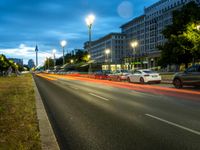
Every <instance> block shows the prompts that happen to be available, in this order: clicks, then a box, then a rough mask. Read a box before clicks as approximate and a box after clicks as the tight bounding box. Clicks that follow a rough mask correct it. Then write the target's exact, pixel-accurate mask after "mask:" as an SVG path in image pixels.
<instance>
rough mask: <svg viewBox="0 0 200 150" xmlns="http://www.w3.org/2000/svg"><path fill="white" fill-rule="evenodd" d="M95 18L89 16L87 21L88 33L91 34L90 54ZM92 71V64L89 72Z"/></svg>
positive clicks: (89, 51)
mask: <svg viewBox="0 0 200 150" xmlns="http://www.w3.org/2000/svg"><path fill="white" fill-rule="evenodd" d="M94 20H95V16H94V15H89V16H88V17H87V18H86V19H85V21H86V24H87V26H88V33H89V47H88V53H89V54H90V53H91V39H92V25H93V23H94ZM91 71H92V67H91V63H90V64H89V72H91Z"/></svg>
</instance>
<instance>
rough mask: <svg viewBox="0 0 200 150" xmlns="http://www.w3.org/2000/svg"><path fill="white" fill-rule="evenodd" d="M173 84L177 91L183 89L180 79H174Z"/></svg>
mask: <svg viewBox="0 0 200 150" xmlns="http://www.w3.org/2000/svg"><path fill="white" fill-rule="evenodd" d="M173 84H174V86H175V88H177V89H181V88H182V87H183V83H182V81H181V80H180V79H174V82H173Z"/></svg>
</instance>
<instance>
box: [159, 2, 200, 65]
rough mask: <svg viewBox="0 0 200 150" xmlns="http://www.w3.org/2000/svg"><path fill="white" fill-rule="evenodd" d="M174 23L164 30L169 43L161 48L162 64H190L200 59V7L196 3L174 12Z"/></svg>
mask: <svg viewBox="0 0 200 150" xmlns="http://www.w3.org/2000/svg"><path fill="white" fill-rule="evenodd" d="M172 22H173V23H172V24H171V25H169V26H167V27H166V28H165V29H164V30H163V32H162V33H163V35H164V37H165V38H166V39H167V42H166V43H165V44H164V45H162V46H159V47H158V49H159V50H161V60H160V62H161V64H162V65H163V66H166V65H168V64H169V65H171V64H182V63H184V64H185V65H186V67H187V65H188V63H190V62H192V61H193V60H197V59H200V55H199V54H200V52H199V51H200V48H199V42H200V41H199V40H200V33H199V32H200V31H198V30H197V28H196V27H197V25H198V24H199V23H200V7H198V5H197V4H196V3H195V2H190V3H188V4H186V5H184V6H183V7H182V8H181V9H180V10H176V11H174V12H173V21H172Z"/></svg>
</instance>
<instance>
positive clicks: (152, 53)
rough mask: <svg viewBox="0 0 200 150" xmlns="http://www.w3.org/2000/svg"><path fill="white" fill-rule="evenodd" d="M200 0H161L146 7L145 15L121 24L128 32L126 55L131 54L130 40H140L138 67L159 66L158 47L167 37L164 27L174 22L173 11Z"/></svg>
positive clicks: (136, 58)
mask: <svg viewBox="0 0 200 150" xmlns="http://www.w3.org/2000/svg"><path fill="white" fill-rule="evenodd" d="M191 1H195V2H196V3H198V4H199V3H200V0H160V1H158V2H156V3H154V4H153V5H151V6H149V7H147V8H145V9H144V15H142V16H139V17H137V18H134V19H133V20H131V21H130V22H128V23H126V24H124V25H122V26H121V30H122V33H123V34H126V35H127V36H126V37H127V39H126V42H125V43H126V47H125V48H126V49H125V51H127V52H126V57H127V56H130V55H129V54H128V53H129V52H130V51H131V46H130V42H131V41H133V40H136V41H138V47H137V48H135V49H136V52H135V54H134V56H133V57H134V58H135V60H134V61H136V62H137V64H139V65H137V67H142V68H154V67H155V66H157V62H158V59H159V57H160V51H159V50H158V49H157V47H158V46H159V45H163V44H164V43H165V42H166V39H165V38H164V36H163V35H162V31H163V29H164V28H165V27H166V26H168V25H170V24H172V19H173V16H172V13H173V11H174V10H177V9H180V8H181V7H182V6H183V5H185V4H187V3H189V2H191Z"/></svg>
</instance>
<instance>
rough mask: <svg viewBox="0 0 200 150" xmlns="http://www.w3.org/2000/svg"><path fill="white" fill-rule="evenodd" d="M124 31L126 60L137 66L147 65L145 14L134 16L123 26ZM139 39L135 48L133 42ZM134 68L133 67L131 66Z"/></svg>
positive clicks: (126, 62) (127, 62)
mask: <svg viewBox="0 0 200 150" xmlns="http://www.w3.org/2000/svg"><path fill="white" fill-rule="evenodd" d="M121 29H122V33H123V34H125V35H126V40H125V47H124V48H125V50H124V62H125V64H127V65H129V64H132V65H136V62H137V65H136V66H137V67H140V66H141V67H142V66H144V67H145V68H146V67H147V61H146V50H145V15H141V16H139V17H137V18H134V19H133V20H131V21H130V22H128V23H125V24H124V25H122V26H121ZM133 41H137V43H138V46H137V47H135V48H133V47H132V46H131V43H132V42H133ZM134 62H135V64H134ZM131 68H133V67H131Z"/></svg>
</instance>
